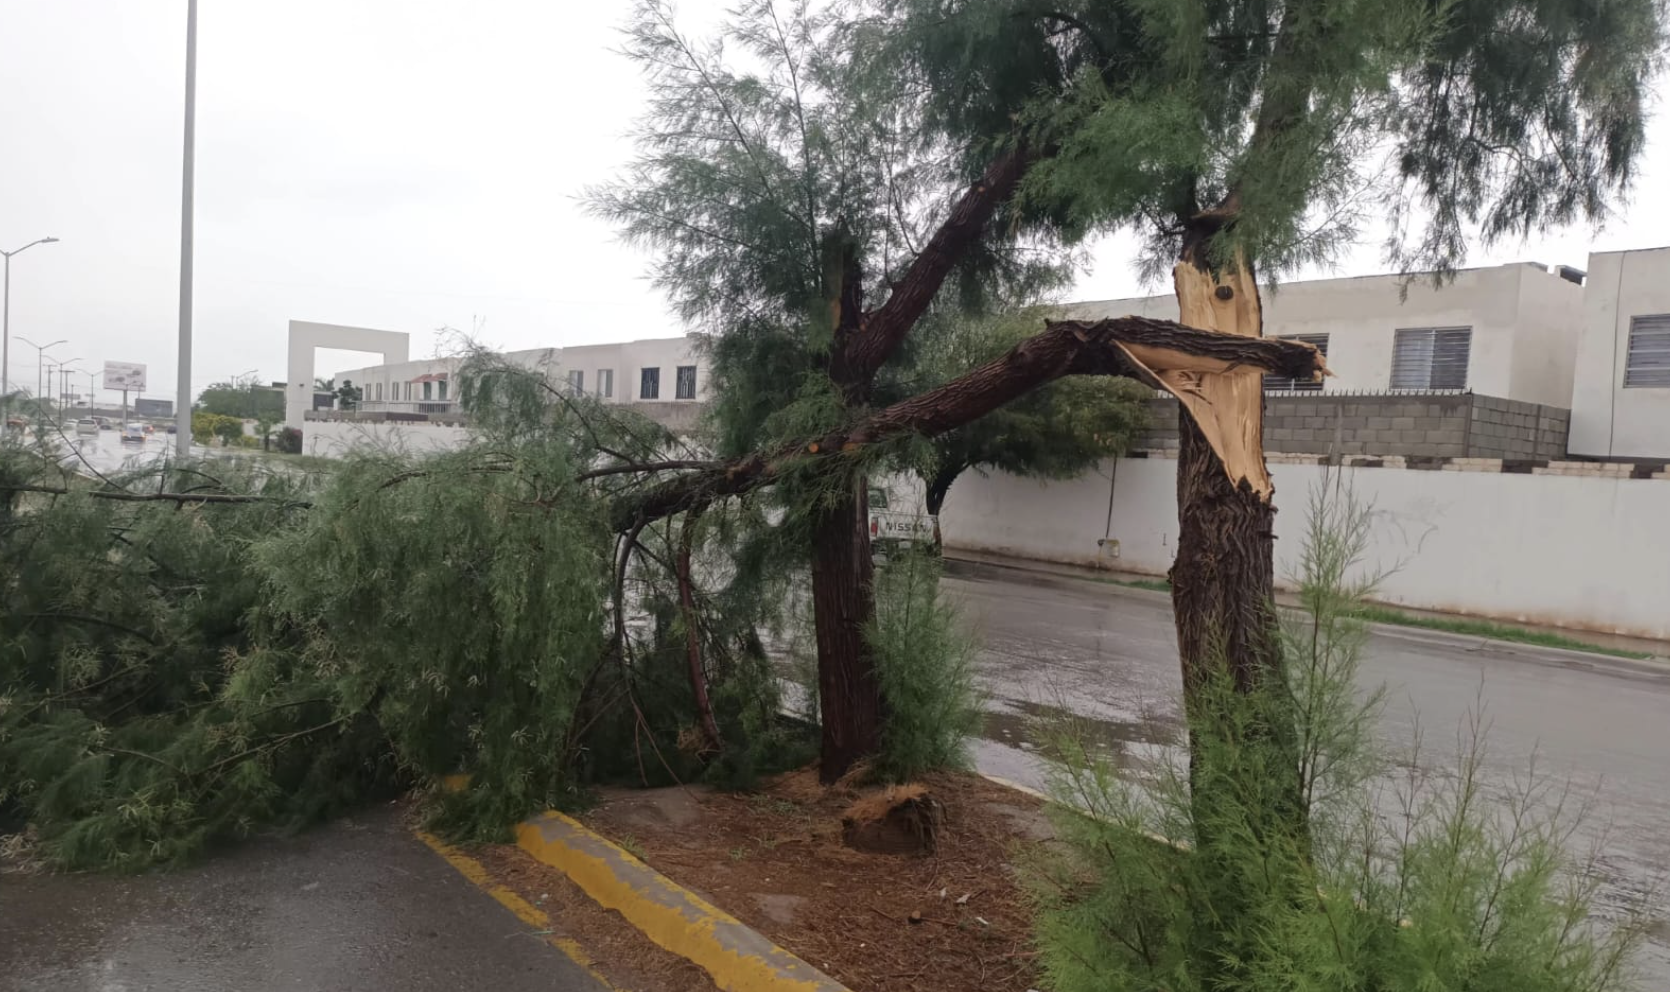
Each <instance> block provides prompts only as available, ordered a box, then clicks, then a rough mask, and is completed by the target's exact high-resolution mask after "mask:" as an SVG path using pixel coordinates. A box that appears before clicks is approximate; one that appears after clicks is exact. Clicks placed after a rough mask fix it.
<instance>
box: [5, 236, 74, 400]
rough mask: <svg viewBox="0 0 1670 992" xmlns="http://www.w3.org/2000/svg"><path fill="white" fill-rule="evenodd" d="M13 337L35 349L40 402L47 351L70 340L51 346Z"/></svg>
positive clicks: (54, 343)
mask: <svg viewBox="0 0 1670 992" xmlns="http://www.w3.org/2000/svg"><path fill="white" fill-rule="evenodd" d="M19 250H20V251H21V250H22V249H19ZM13 337H15V338H17V339H18V340H19V341H22V342H23V343H24V344H26V345H28V346H29V347H31V348H33V349H35V399H36V401H39V400H40V398H41V389H42V386H41V373H42V372H44V371H46V349H48V348H56V347H58V346H59V345H61V344H64V343H66V342H67V340H68V339H67V338H59V339H58V340H56V341H54V342H52V343H51V344H36V343H35V342H33V341H31V340H29V339H28V338H26V337H24V336H23V335H21V334H14V335H13Z"/></svg>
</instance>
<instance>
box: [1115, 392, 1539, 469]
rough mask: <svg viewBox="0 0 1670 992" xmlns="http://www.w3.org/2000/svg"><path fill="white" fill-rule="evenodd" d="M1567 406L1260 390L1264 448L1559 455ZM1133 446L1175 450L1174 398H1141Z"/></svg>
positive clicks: (1464, 396) (1459, 396) (1446, 396)
mask: <svg viewBox="0 0 1670 992" xmlns="http://www.w3.org/2000/svg"><path fill="white" fill-rule="evenodd" d="M1570 419H1571V414H1570V411H1567V410H1561V409H1559V408H1556V407H1549V406H1542V405H1540V404H1536V403H1525V402H1521V401H1519V400H1504V399H1497V398H1496V397H1491V396H1479V395H1476V394H1472V393H1430V394H1423V393H1384V394H1377V395H1360V396H1358V395H1351V394H1345V393H1308V394H1307V393H1267V394H1266V395H1265V397H1264V447H1265V450H1266V451H1267V452H1271V453H1292V454H1315V455H1322V454H1339V455H1383V456H1391V455H1400V456H1404V457H1416V458H1506V459H1548V458H1561V457H1564V455H1565V452H1566V431H1567V427H1568V425H1569V422H1570ZM1148 422H1149V429H1148V431H1147V432H1146V433H1144V435H1143V436H1142V437H1140V438H1139V439H1138V441H1137V443H1136V445H1135V447H1136V448H1137V449H1138V450H1150V451H1175V450H1177V443H1178V442H1177V401H1176V400H1175V399H1170V398H1156V399H1152V400H1149V401H1148Z"/></svg>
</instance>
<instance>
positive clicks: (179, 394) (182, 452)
mask: <svg viewBox="0 0 1670 992" xmlns="http://www.w3.org/2000/svg"><path fill="white" fill-rule="evenodd" d="M196 146H197V0H186V126H185V155H184V162H183V165H182V167H181V169H180V356H179V363H178V365H177V367H176V373H175V374H176V375H177V376H178V380H177V382H176V383H175V385H174V445H175V448H174V450H175V451H177V452H178V453H179V456H180V457H181V458H186V457H188V456H189V455H190V454H191V261H192V244H191V234H192V226H191V217H192V206H193V201H192V190H193V185H194V182H193V181H194V179H195V175H196V171H197V164H196V159H197V153H196Z"/></svg>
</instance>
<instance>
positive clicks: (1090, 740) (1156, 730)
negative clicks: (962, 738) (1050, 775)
mask: <svg viewBox="0 0 1670 992" xmlns="http://www.w3.org/2000/svg"><path fill="white" fill-rule="evenodd" d="M992 703H993V705H994V706H995V707H998V708H992V709H988V710H987V711H986V717H985V723H984V725H983V726H982V728H981V734H980V736H981V737H983V738H985V739H986V740H988V741H991V742H993V743H995V744H1003V745H1006V746H1008V747H1012V748H1017V749H1020V750H1023V751H1027V752H1030V753H1032V754H1035V755H1037V756H1039V757H1041V758H1045V759H1048V760H1050V761H1058V760H1060V753H1059V751H1058V749H1057V748H1056V746H1055V745H1054V744H1053V743H1052V740H1053V739H1055V738H1057V737H1058V736H1059V735H1061V734H1067V735H1070V736H1072V737H1075V738H1077V739H1078V740H1079V741H1081V742H1082V744H1083V745H1084V746H1085V747H1086V748H1087V749H1088V750H1089V751H1090V752H1091V753H1094V754H1099V755H1101V756H1103V757H1105V758H1107V759H1108V760H1110V761H1111V762H1112V763H1113V764H1114V766H1115V767H1118V768H1140V767H1145V766H1147V765H1149V764H1151V763H1152V762H1153V761H1155V760H1156V759H1157V758H1159V757H1160V756H1161V755H1163V754H1164V753H1165V752H1166V751H1168V750H1171V749H1173V748H1177V747H1180V746H1181V745H1182V743H1183V726H1182V723H1181V722H1180V721H1177V720H1175V719H1166V718H1164V717H1158V716H1156V717H1153V718H1147V719H1139V720H1120V719H1112V718H1106V717H1096V716H1087V715H1085V714H1084V713H1080V712H1074V711H1072V710H1068V709H1065V708H1063V707H1060V706H1051V705H1048V704H1046V703H1038V702H1032V701H1030V700H1024V699H1007V698H1000V699H993V700H992Z"/></svg>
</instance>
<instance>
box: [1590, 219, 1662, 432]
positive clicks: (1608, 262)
mask: <svg viewBox="0 0 1670 992" xmlns="http://www.w3.org/2000/svg"><path fill="white" fill-rule="evenodd" d="M1568 444H1569V448H1570V451H1571V453H1572V454H1573V455H1580V456H1584V457H1588V458H1609V459H1610V458H1617V459H1624V458H1645V459H1652V460H1657V459H1670V248H1648V249H1643V250H1640V251H1609V252H1597V253H1595V254H1592V255H1590V256H1589V285H1588V291H1587V293H1586V295H1585V299H1584V305H1583V325H1582V333H1581V335H1580V337H1579V342H1578V351H1577V368H1576V380H1575V384H1574V386H1573V389H1572V398H1571V434H1570V438H1569V441H1568Z"/></svg>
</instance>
